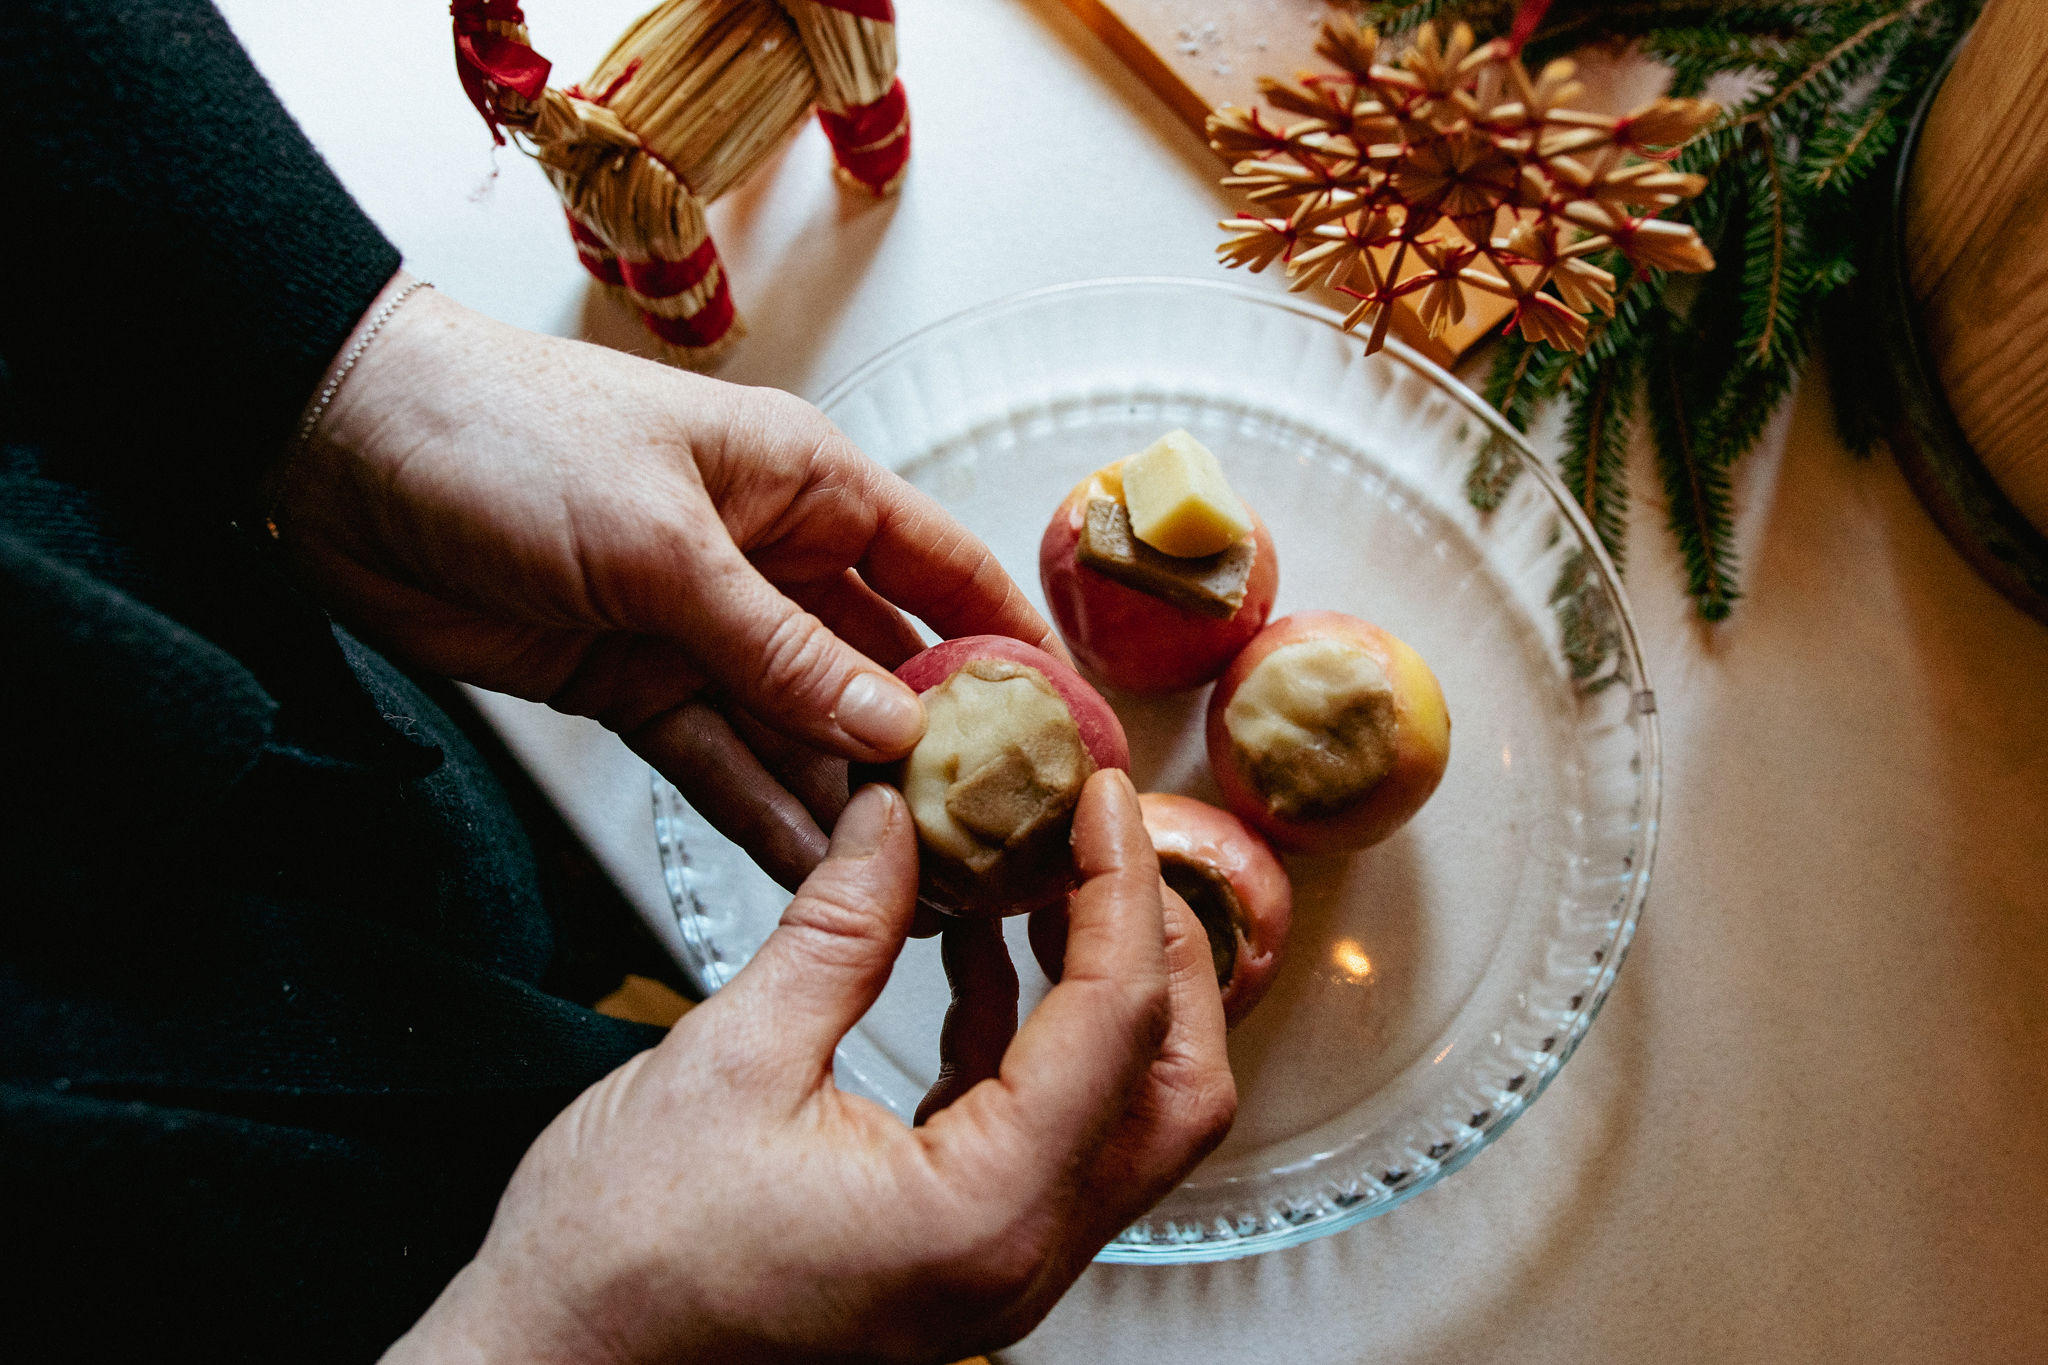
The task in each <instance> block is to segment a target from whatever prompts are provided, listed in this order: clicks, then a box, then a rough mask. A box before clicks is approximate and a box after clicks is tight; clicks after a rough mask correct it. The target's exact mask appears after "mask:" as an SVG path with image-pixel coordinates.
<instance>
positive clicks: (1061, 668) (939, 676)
mask: <svg viewBox="0 0 2048 1365" xmlns="http://www.w3.org/2000/svg"><path fill="white" fill-rule="evenodd" d="M977 659H998V660H1002V661H1004V662H1008V663H1014V664H1022V665H1024V666H1025V667H1026V668H1031V669H1036V670H1037V671H1038V672H1039V673H1040V674H1041V675H1042V676H1043V677H1044V678H1045V680H1046V681H1047V682H1049V683H1051V684H1052V689H1053V691H1055V692H1057V693H1058V694H1059V696H1060V699H1061V700H1062V701H1064V702H1066V704H1067V713H1068V714H1069V715H1071V716H1072V717H1073V718H1074V728H1075V729H1076V730H1078V731H1079V732H1080V735H1081V743H1082V745H1083V746H1085V747H1086V748H1087V750H1088V756H1089V757H1090V758H1091V759H1093V760H1094V761H1095V766H1096V767H1097V768H1122V769H1123V770H1124V771H1125V772H1129V771H1130V767H1131V746H1130V741H1129V740H1127V739H1126V738H1125V737H1124V727H1123V723H1122V722H1121V721H1119V720H1118V719H1117V718H1116V712H1114V711H1112V710H1110V708H1109V703H1108V702H1106V701H1104V700H1103V699H1102V694H1101V693H1100V692H1097V691H1096V690H1095V689H1094V688H1093V687H1092V686H1090V685H1089V683H1088V680H1087V679H1086V678H1083V677H1082V676H1081V675H1080V674H1079V673H1076V672H1075V671H1074V670H1073V669H1072V668H1070V667H1069V666H1067V665H1066V664H1065V663H1063V662H1061V661H1060V660H1058V659H1056V658H1054V657H1053V656H1052V655H1050V654H1048V653H1046V652H1045V651H1044V650H1042V649H1039V648H1038V647H1037V646H1035V645H1028V644H1025V643H1024V642H1023V641H1022V640H1013V639H1011V638H1010V637H1009V636H1007V635H963V636H961V637H960V638H959V639H956V640H941V641H940V642H939V643H938V644H936V645H933V646H932V647H931V648H930V649H927V650H925V651H924V652H923V653H921V654H914V655H912V656H911V657H910V658H908V659H906V660H904V662H903V664H902V665H901V666H900V667H899V668H897V670H896V676H897V677H899V678H901V679H902V680H903V681H904V682H905V683H907V684H908V685H909V686H910V687H911V688H913V689H914V690H916V691H917V692H918V693H919V694H920V695H921V694H923V693H925V692H929V691H931V689H933V688H934V687H937V686H938V685H939V684H940V683H943V682H945V681H946V679H948V678H950V677H952V676H953V675H954V674H955V673H958V672H959V671H960V670H961V669H962V668H964V667H966V666H967V665H968V664H970V663H972V662H974V661H975V660H977ZM851 777H852V781H853V786H854V788H855V789H856V790H857V789H858V788H859V787H860V785H861V784H862V783H864V782H886V783H889V784H890V785H891V786H897V787H900V786H901V785H902V779H903V764H902V763H900V762H898V763H891V764H858V765H856V766H855V767H854V769H853V772H852V774H851ZM1061 847H1062V848H1064V847H1065V844H1064V841H1062V844H1061ZM941 863H945V864H947V866H943V867H942V866H938V864H941ZM1078 881H1079V873H1078V872H1077V871H1076V870H1075V868H1074V863H1073V858H1072V855H1071V854H1069V855H1068V856H1067V857H1066V858H1065V859H1064V860H1062V861H1060V862H1059V863H1057V864H1056V865H1054V866H1050V867H1041V868H1037V869H1035V871H1034V873H1033V874H1032V875H1029V876H1027V877H1025V878H1024V879H1023V880H1020V881H1016V882H1013V883H1011V884H1007V885H990V884H988V883H987V882H985V881H983V880H982V879H980V878H977V877H975V876H974V875H973V874H972V873H969V872H968V871H967V870H966V869H965V868H964V867H961V866H959V865H958V864H954V863H952V862H951V860H950V859H944V858H941V857H940V856H939V855H937V854H934V853H933V852H932V851H931V850H930V849H929V848H925V847H923V846H922V845H920V847H919V850H918V886H917V891H918V896H917V898H918V903H919V904H921V905H924V906H926V907H928V908H930V909H932V910H936V911H938V912H939V913H940V914H944V915H953V916H960V917H970V918H982V917H996V916H1003V915H1023V914H1029V913H1030V912H1032V911H1034V910H1039V909H1043V908H1044V907H1046V906H1049V905H1057V904H1059V903H1060V902H1062V901H1064V900H1065V899H1066V895H1067V892H1068V891H1070V890H1072V889H1073V887H1074V886H1075V885H1076V884H1077V883H1078Z"/></svg>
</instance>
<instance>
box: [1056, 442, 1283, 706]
mask: <svg viewBox="0 0 2048 1365" xmlns="http://www.w3.org/2000/svg"><path fill="white" fill-rule="evenodd" d="M1114 467H1115V466H1111V468H1112V469H1113V468H1114ZM1101 477H1102V476H1101V473H1100V472H1098V473H1096V474H1092V475H1090V476H1089V477H1088V478H1086V479H1083V480H1082V481H1081V483H1080V484H1079V486H1077V487H1076V488H1075V489H1074V491H1073V492H1071V493H1069V494H1067V496H1066V500H1065V501H1064V502H1062V503H1060V505H1059V510H1058V511H1056V512H1054V513H1053V516H1052V520H1051V521H1050V522H1048V523H1047V524H1046V528H1045V535H1044V536H1043V537H1042V538H1040V540H1039V542H1038V581H1039V583H1040V584H1041V585H1042V586H1043V587H1044V589H1045V601H1046V605H1047V607H1049V608H1050V609H1051V611H1052V619H1053V622H1054V624H1056V625H1057V626H1058V627H1059V631H1060V638H1061V639H1063V640H1065V641H1066V643H1067V648H1068V649H1070V650H1072V651H1073V652H1074V657H1075V658H1076V659H1078V660H1080V662H1081V667H1082V668H1084V669H1086V670H1087V671H1088V672H1089V674H1090V675H1092V676H1093V677H1096V678H1099V679H1101V680H1102V681H1103V682H1104V683H1106V684H1108V685H1109V686H1111V687H1115V688H1119V689H1121V690H1123V691H1125V692H1137V693H1161V692H1179V691H1183V690H1185V689H1187V688H1190V687H1199V686H1201V685H1202V684H1203V683H1205V682H1208V681H1209V680H1210V679H1211V678H1213V677H1215V676H1216V675H1217V674H1218V673H1220V672H1222V671H1223V666H1224V665H1225V664H1227V663H1229V662H1230V660H1231V657H1232V656H1233V655H1235V654H1236V653H1237V652H1238V651H1239V650H1241V649H1243V648H1244V646H1245V644H1246V642H1248V641H1249V640H1250V639H1251V638H1252V637H1253V636H1254V635H1257V634H1258V633H1259V627H1261V626H1263V625H1264V624H1266V617H1267V616H1268V615H1270V614H1271V613H1272V610H1273V596H1274V594H1275V593H1277V592H1278V591H1279V589H1280V561H1279V560H1278V559H1277V558H1276V557H1275V556H1274V554H1273V537H1272V535H1271V534H1270V533H1269V532H1268V531H1267V530H1266V523H1265V522H1263V521H1261V520H1259V514H1258V513H1257V512H1252V514H1251V517H1252V545H1253V556H1252V570H1251V577H1250V579H1249V580H1248V581H1247V582H1246V583H1245V591H1244V605H1243V606H1241V607H1239V608H1238V609H1237V612H1236V613H1235V614H1234V615H1232V616H1231V617H1230V618H1229V619H1228V620H1218V619H1216V618H1215V617H1213V616H1202V615H1199V614H1197V613H1195V612H1192V611H1189V610H1187V609H1186V608H1184V607H1177V606H1175V605H1174V604H1173V603H1171V602H1167V601H1164V600H1163V599H1161V598H1157V597H1154V596H1152V594H1150V593H1147V592H1140V591H1138V590H1137V589H1136V588H1131V587H1126V586H1125V585H1124V584H1122V583H1118V582H1116V581H1115V580H1114V579H1110V578H1105V577H1104V576H1103V575H1101V574H1099V573H1097V572H1096V571H1095V570H1093V569H1091V568H1089V567H1087V566H1086V565H1084V564H1082V563H1081V562H1080V561H1079V560H1077V559H1076V558H1075V557H1074V548H1075V546H1077V545H1079V544H1080V543H1081V527H1082V524H1083V522H1084V521H1085V520H1086V518H1087V509H1088V499H1089V498H1090V497H1093V496H1098V495H1102V494H1104V493H1106V491H1107V490H1106V488H1105V486H1104V485H1103V484H1102V483H1101V482H1100V480H1101ZM1246 510H1247V511H1250V510H1251V509H1250V507H1249V505H1247V507H1246Z"/></svg>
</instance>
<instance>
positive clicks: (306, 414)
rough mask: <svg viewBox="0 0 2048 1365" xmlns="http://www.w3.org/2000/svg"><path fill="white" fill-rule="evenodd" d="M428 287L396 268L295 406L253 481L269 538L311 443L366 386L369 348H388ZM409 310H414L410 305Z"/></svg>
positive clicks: (322, 437) (320, 441) (323, 439)
mask: <svg viewBox="0 0 2048 1365" xmlns="http://www.w3.org/2000/svg"><path fill="white" fill-rule="evenodd" d="M431 288H432V286H431V285H430V284H428V282H427V281H425V280H422V279H419V278H417V277H416V276H414V275H412V274H411V273H409V272H407V271H405V270H399V271H396V272H395V273H393V275H392V276H391V278H390V279H389V280H387V281H385V283H384V287H383V288H382V289H380V290H378V291H377V294H376V296H375V297H374V298H372V299H371V300H370V304H369V307H367V308H365V309H364V310H363V313H362V316H361V317H359V318H358V319H357V320H356V325H355V327H354V328H352V329H351V330H350V332H349V334H348V336H346V337H345V338H343V340H342V343H341V346H340V348H339V349H338V350H336V351H335V353H334V358H333V359H332V360H331V361H329V362H328V365H327V368H326V370H325V371H324V372H323V373H322V374H321V376H320V382H319V384H318V385H317V386H315V388H314V390H313V393H312V396H311V397H309V398H308V399H307V400H306V405H305V407H304V408H302V409H301V410H300V412H299V417H298V420H297V421H296V422H295V423H294V424H293V428H292V436H291V438H290V440H289V441H288V443H287V444H286V446H285V449H284V452H283V453H282V454H281V455H280V456H278V458H277V459H275V460H273V461H272V462H271V463H270V466H269V467H268V468H267V469H266V470H265V471H264V475H263V477H262V479H261V481H260V482H259V484H258V497H259V498H260V502H259V506H260V507H261V508H262V509H263V516H262V518H261V521H260V523H259V524H260V526H261V528H262V529H263V530H264V531H265V532H267V533H268V535H269V536H270V538H271V539H273V540H274V539H276V538H277V537H278V534H279V530H278V519H279V515H280V512H281V509H282V508H283V506H284V502H285V497H286V491H287V488H288V487H289V485H290V484H291V483H292V482H293V477H294V474H295V473H296V471H297V470H298V469H299V467H300V466H302V465H303V464H304V463H305V462H306V461H307V459H308V457H309V454H310V452H312V451H313V449H314V448H315V447H316V446H319V445H324V444H327V443H328V442H327V437H328V436H329V433H330V431H331V428H332V426H333V423H334V419H335V416H336V408H337V404H338V403H339V401H340V399H341V396H342V394H343V393H344V392H346V391H349V390H351V389H361V388H364V387H371V386H372V381H370V380H369V379H367V378H366V377H365V376H364V375H363V373H362V372H363V371H366V370H370V369H374V368H377V366H376V365H375V363H374V362H373V361H372V360H371V356H372V353H373V351H376V350H379V349H389V348H390V344H391V334H393V333H395V332H398V331H400V330H402V328H401V325H400V324H399V323H398V321H397V320H398V317H399V315H400V314H401V312H402V311H404V309H405V306H406V305H407V304H408V303H415V301H416V300H417V299H418V298H419V296H420V295H421V294H423V293H426V292H427V291H429V290H431ZM415 310H416V311H418V309H417V304H416V303H415Z"/></svg>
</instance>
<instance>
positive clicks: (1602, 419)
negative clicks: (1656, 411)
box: [1558, 358, 1636, 569]
mask: <svg viewBox="0 0 2048 1365" xmlns="http://www.w3.org/2000/svg"><path fill="white" fill-rule="evenodd" d="M1635 392H1636V383H1635V362H1634V360H1633V358H1621V359H1614V360H1610V361H1609V362H1608V363H1607V364H1606V365H1605V366H1602V367H1599V368H1595V369H1590V370H1588V369H1585V368H1584V367H1581V372H1580V374H1579V377H1578V379H1577V380H1576V381H1575V386H1574V390H1573V392H1572V395H1571V413H1570V415H1569V416H1568V417H1567V418H1566V419H1565V450H1564V455H1563V457H1562V458H1561V459H1560V460H1559V461H1558V473H1559V475H1560V476H1561V477H1562V478H1563V479H1564V485H1565V487H1566V488H1567V489H1569V490H1570V491H1571V495H1572V497H1573V499H1574V500H1575V501H1576V502H1577V503H1578V504H1579V506H1580V508H1581V509H1583V510H1584V512H1585V513H1586V519H1587V520H1588V521H1590V522H1591V523H1592V524H1593V529H1594V531H1595V532H1597V533H1598V534H1599V536H1600V543H1601V544H1603V545H1605V546H1606V547H1607V554H1608V557H1609V558H1610V559H1612V560H1613V561H1614V567H1615V568H1617V569H1619V568H1621V567H1622V566H1623V563H1624V560H1625V557H1626V539H1627V532H1628V436H1629V428H1630V418H1631V417H1632V416H1633V415H1634V413H1633V409H1634V406H1635Z"/></svg>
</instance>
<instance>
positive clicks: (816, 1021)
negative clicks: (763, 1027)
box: [719, 784, 917, 1081]
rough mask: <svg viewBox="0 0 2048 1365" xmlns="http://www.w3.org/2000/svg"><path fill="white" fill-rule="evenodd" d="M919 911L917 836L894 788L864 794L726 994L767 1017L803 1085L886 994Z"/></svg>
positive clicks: (868, 788)
mask: <svg viewBox="0 0 2048 1365" xmlns="http://www.w3.org/2000/svg"><path fill="white" fill-rule="evenodd" d="M916 903H917V836H916V833H915V831H914V829H913V828H912V825H911V820H910V809H909V807H908V806H906V805H905V804H904V801H903V797H902V796H901V795H900V794H899V793H898V792H897V791H896V789H895V788H894V787H885V786H881V785H878V784H877V785H869V786H866V787H863V788H861V790H860V791H859V793H857V794H856V795H855V796H854V798H853V800H852V801H851V802H849V803H848V804H847V807H846V810H845V812H844V813H842V814H841V815H840V817H839V823H838V824H837V825H836V826H834V828H833V830H832V846H831V848H830V849H829V850H828V851H827V852H826V854H825V861H823V862H822V863H819V864H818V866H817V868H816V869H815V870H813V871H812V873H811V875H810V876H809V877H806V878H805V879H804V884H803V885H802V886H801V887H799V888H797V893H796V897H795V899H793V900H791V901H790V903H789V908H788V909H787V910H785V911H783V912H782V922H781V923H780V924H779V925H777V926H776V928H775V932H774V933H772V934H770V935H769V936H768V941H767V942H766V943H763V944H762V945H761V950H760V951H759V952H758V953H756V954H754V960H753V961H752V962H750V963H748V964H747V966H746V969H745V970H743V971H742V972H741V973H740V974H739V975H738V976H736V977H734V978H733V980H732V983H731V984H730V985H728V986H727V987H726V988H725V989H724V990H722V991H720V992H719V997H720V998H721V999H724V998H728V997H737V999H734V1000H732V1002H731V1003H733V1004H737V1005H740V1006H741V1007H742V1008H746V1009H748V1010H750V1011H751V1010H757V1011H760V1013H761V1017H762V1019H763V1020H764V1021H766V1022H767V1023H768V1024H769V1026H770V1029H769V1031H770V1032H771V1033H772V1036H774V1037H775V1038H776V1039H777V1043H778V1046H777V1051H778V1052H779V1053H780V1054H781V1056H782V1057H783V1058H784V1059H786V1060H787V1061H788V1062H790V1063H791V1064H792V1065H794V1066H796V1067H797V1068H799V1069H800V1071H801V1073H802V1076H803V1078H804V1080H805V1081H809V1080H811V1079H812V1078H814V1077H816V1076H817V1075H818V1074H819V1072H820V1070H829V1069H830V1068H831V1063H832V1050H833V1049H834V1048H836V1047H837V1046H838V1045H839V1040H840V1039H841V1038H843V1037H845V1036H846V1031H847V1030H848V1029H850V1028H852V1027H853V1026H854V1025H855V1024H856V1023H858V1022H859V1021H860V1017H861V1016H862V1015H863V1014H866V1013H867V1011H868V1007H869V1006H870V1005H872V1004H874V1003H875V997H876V996H878V995H880V994H881V993H882V987H883V986H885V985H887V984H888V981H889V972H890V969H891V968H893V967H894V966H895V965H896V958H897V955H898V954H899V953H901V952H902V951H903V942H904V939H905V938H907V937H908V936H909V933H910V920H911V913H912V911H913V910H914V909H915V907H916Z"/></svg>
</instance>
